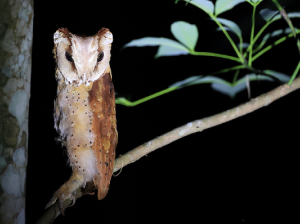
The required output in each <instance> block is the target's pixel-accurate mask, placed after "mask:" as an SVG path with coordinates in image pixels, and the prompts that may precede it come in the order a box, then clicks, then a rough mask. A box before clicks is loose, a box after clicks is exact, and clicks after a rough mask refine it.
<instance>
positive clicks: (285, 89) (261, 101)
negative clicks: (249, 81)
mask: <svg viewBox="0 0 300 224" xmlns="http://www.w3.org/2000/svg"><path fill="white" fill-rule="evenodd" d="M299 88H300V77H298V78H296V79H295V80H294V81H293V83H292V84H291V85H290V86H289V85H287V84H284V85H281V86H279V87H277V88H276V89H274V90H272V91H270V92H268V93H265V94H263V95H261V96H259V97H257V98H255V99H252V100H251V101H249V102H247V103H245V104H242V105H240V106H238V107H235V108H233V109H231V110H227V111H225V112H222V113H219V114H217V115H214V116H211V117H207V118H203V119H200V120H195V121H193V122H190V123H188V124H186V125H183V126H181V127H179V128H176V129H174V130H173V131H170V132H168V133H166V134H164V135H161V136H159V137H157V138H155V139H153V140H151V141H149V142H146V143H145V144H143V145H140V146H138V147H137V148H135V149H133V150H131V151H129V152H127V153H126V154H125V155H123V156H121V157H119V158H117V159H116V161H115V167H114V172H116V171H118V170H119V169H121V168H123V167H125V166H127V165H128V164H130V163H134V162H135V161H137V160H139V159H140V158H141V157H143V156H145V155H147V154H149V153H150V152H153V151H154V150H156V149H158V148H161V147H163V146H165V145H168V144H170V143H172V142H174V141H176V140H178V139H181V138H183V137H185V136H187V135H190V134H193V133H196V132H201V131H203V130H205V129H208V128H211V127H214V126H217V125H219V124H223V123H225V122H228V121H231V120H233V119H236V118H238V117H241V116H243V115H245V114H248V113H251V112H253V111H255V110H257V109H259V108H262V107H264V106H268V105H269V104H270V103H272V102H274V101H275V100H277V99H279V98H281V97H283V96H285V95H287V94H289V93H291V92H293V91H294V90H296V89H299ZM77 192H78V193H77V194H76V199H77V198H79V197H81V196H82V194H81V192H80V189H78V190H77ZM70 204H71V201H70V200H66V201H65V203H64V208H67V207H68V206H69V205H70ZM59 214H60V212H59V209H58V205H57V203H55V204H53V205H52V206H51V207H50V208H49V209H48V210H47V212H46V213H45V214H44V215H43V217H42V218H41V219H40V220H39V221H38V222H37V223H39V224H42V223H43V224H44V223H52V222H53V220H54V219H55V218H56V217H57V216H58V215H59Z"/></svg>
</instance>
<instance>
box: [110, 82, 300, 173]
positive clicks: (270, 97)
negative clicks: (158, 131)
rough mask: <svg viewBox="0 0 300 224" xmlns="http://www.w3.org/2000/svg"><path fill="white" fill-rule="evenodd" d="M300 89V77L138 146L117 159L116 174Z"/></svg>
mask: <svg viewBox="0 0 300 224" xmlns="http://www.w3.org/2000/svg"><path fill="white" fill-rule="evenodd" d="M299 88H300V77H298V78H297V79H295V80H294V82H293V83H292V85H290V86H289V85H287V84H284V85H281V86H279V87H277V88H276V89H274V90H272V91H270V92H268V93H265V94H263V95H261V96H259V97H257V98H254V99H252V100H251V101H249V102H247V103H244V104H242V105H240V106H238V107H235V108H233V109H231V110H227V111H225V112H222V113H219V114H216V115H214V116H211V117H207V118H203V119H200V120H195V121H192V122H190V123H188V124H186V125H183V126H181V127H179V128H176V129H174V130H173V131H170V132H168V133H166V134H163V135H161V136H159V137H157V138H155V139H153V140H151V141H149V142H146V143H144V144H143V145H140V146H138V147H137V148H135V149H133V150H131V151H129V152H127V153H126V154H124V155H123V156H121V157H119V158H118V159H116V162H115V167H114V172H116V171H118V170H119V169H121V168H122V167H124V166H127V165H128V164H130V163H134V162H135V161H137V160H139V159H140V158H141V157H143V156H145V155H147V154H149V153H150V152H153V151H154V150H156V149H159V148H161V147H163V146H165V145H168V144H170V143H172V142H174V141H176V140H178V139H181V138H183V137H185V136H187V135H190V134H194V133H196V132H201V131H203V130H205V129H208V128H212V127H214V126H217V125H219V124H223V123H225V122H228V121H231V120H233V119H236V118H238V117H241V116H243V115H245V114H249V113H251V112H253V111H255V110H257V109H259V108H262V107H264V106H268V105H269V104H270V103H272V102H274V101H275V100H277V99H279V98H281V97H283V96H285V95H287V94H289V93H291V92H293V91H294V90H296V89H299Z"/></svg>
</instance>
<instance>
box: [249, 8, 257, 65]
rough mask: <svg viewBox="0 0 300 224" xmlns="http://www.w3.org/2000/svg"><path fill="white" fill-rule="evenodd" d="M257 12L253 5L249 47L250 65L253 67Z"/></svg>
mask: <svg viewBox="0 0 300 224" xmlns="http://www.w3.org/2000/svg"><path fill="white" fill-rule="evenodd" d="M255 10H256V4H254V5H253V14H252V29H251V37H250V46H249V61H248V65H249V66H252V49H253V44H254V42H253V36H254V27H255Z"/></svg>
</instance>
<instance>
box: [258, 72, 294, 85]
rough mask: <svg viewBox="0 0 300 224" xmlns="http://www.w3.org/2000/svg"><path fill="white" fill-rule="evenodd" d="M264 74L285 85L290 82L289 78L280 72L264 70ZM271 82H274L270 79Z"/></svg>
mask: <svg viewBox="0 0 300 224" xmlns="http://www.w3.org/2000/svg"><path fill="white" fill-rule="evenodd" d="M264 72H265V73H266V74H268V75H271V76H273V77H275V78H277V79H279V80H280V81H281V82H283V83H287V82H288V81H289V80H290V76H288V75H286V74H283V73H280V72H276V71H273V70H264ZM272 81H274V80H273V79H272Z"/></svg>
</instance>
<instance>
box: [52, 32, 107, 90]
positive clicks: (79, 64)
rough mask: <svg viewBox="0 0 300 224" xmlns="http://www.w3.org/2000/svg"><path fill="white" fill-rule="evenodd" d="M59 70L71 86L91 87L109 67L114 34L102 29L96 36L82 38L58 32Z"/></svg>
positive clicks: (56, 39)
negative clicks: (82, 85)
mask: <svg viewBox="0 0 300 224" xmlns="http://www.w3.org/2000/svg"><path fill="white" fill-rule="evenodd" d="M54 38H55V44H56V47H57V50H56V52H57V57H58V63H57V65H58V68H59V70H60V72H61V74H62V77H63V78H64V79H65V82H66V83H67V84H69V85H76V86H78V85H81V84H84V85H89V84H90V83H91V82H93V81H95V80H97V79H99V78H100V77H101V76H102V75H103V74H104V72H105V70H106V68H107V67H108V66H109V60H110V48H111V43H112V34H111V32H110V31H109V30H108V29H105V28H103V29H101V30H100V31H99V32H98V33H97V34H96V35H95V36H92V37H80V36H77V35H74V34H72V33H70V32H69V33H68V35H67V36H66V34H65V33H61V32H59V31H57V32H56V33H55V35H54Z"/></svg>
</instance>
